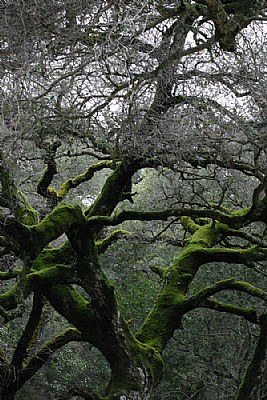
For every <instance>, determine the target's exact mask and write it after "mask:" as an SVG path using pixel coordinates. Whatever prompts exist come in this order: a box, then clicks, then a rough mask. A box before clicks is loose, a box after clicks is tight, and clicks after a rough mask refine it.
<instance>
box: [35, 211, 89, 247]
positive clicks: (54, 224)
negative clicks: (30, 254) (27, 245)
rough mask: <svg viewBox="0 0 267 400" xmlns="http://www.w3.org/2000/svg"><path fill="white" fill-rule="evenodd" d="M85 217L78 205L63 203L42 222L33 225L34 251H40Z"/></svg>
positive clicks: (81, 221) (80, 222)
mask: <svg viewBox="0 0 267 400" xmlns="http://www.w3.org/2000/svg"><path fill="white" fill-rule="evenodd" d="M83 222H84V218H83V215H82V211H81V208H80V207H79V206H78V205H71V204H61V205H59V206H57V207H56V208H55V209H54V210H53V211H52V212H51V213H50V214H49V215H48V216H47V217H45V218H44V220H43V221H42V222H40V223H39V224H38V225H35V226H33V227H31V233H32V238H33V243H32V245H33V251H34V250H35V249H34V247H35V248H36V250H37V251H38V250H39V249H40V248H43V247H44V246H45V245H47V244H48V243H50V242H51V241H53V240H54V239H56V238H58V237H59V236H61V235H62V234H63V233H65V232H67V231H68V230H69V229H70V227H71V226H72V225H74V224H77V225H79V224H82V223H83Z"/></svg>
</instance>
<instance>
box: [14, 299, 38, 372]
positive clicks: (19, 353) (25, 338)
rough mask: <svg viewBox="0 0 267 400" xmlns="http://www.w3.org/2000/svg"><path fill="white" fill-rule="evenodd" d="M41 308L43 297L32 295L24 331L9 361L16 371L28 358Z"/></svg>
mask: <svg viewBox="0 0 267 400" xmlns="http://www.w3.org/2000/svg"><path fill="white" fill-rule="evenodd" d="M43 306H44V299H43V297H42V296H41V295H40V294H38V293H36V294H34V297H33V304H32V310H31V313H30V316H29V319H28V322H27V324H26V326H25V328H24V331H23V333H22V335H21V337H20V339H19V340H18V342H17V346H16V349H15V351H14V354H13V358H12V361H11V364H12V365H13V366H14V367H15V368H17V369H20V368H21V367H22V364H23V361H24V360H25V359H26V358H27V356H28V353H27V350H28V347H29V345H30V342H31V340H32V337H33V335H34V332H35V330H36V329H37V326H38V323H39V321H40V318H41V315H42V309H43Z"/></svg>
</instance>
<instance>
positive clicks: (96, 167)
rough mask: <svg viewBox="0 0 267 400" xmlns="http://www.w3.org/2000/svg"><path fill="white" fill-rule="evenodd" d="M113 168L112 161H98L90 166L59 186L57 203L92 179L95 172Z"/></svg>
mask: <svg viewBox="0 0 267 400" xmlns="http://www.w3.org/2000/svg"><path fill="white" fill-rule="evenodd" d="M115 166H116V164H115V163H114V162H113V161H109V160H104V161H100V162H98V163H96V164H92V165H90V166H89V168H88V169H87V170H86V171H85V172H84V173H83V174H81V175H77V176H75V178H70V179H68V180H67V181H66V182H64V183H63V184H62V185H61V187H60V189H59V191H58V192H57V194H56V195H57V200H58V201H59V202H60V201H62V200H63V198H64V197H65V196H66V195H67V194H68V193H69V191H70V190H71V189H74V188H76V187H77V186H79V185H80V184H81V183H83V182H87V181H89V180H90V179H92V177H93V176H94V174H95V173H96V172H98V171H101V170H102V169H104V168H111V169H114V168H115Z"/></svg>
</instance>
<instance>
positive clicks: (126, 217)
mask: <svg viewBox="0 0 267 400" xmlns="http://www.w3.org/2000/svg"><path fill="white" fill-rule="evenodd" d="M248 212H249V209H242V210H240V212H239V213H236V212H232V213H231V214H230V213H229V214H227V213H224V212H221V211H219V210H212V209H186V208H178V209H175V208H170V209H166V210H159V211H137V210H128V211H122V212H120V213H118V214H117V215H114V216H113V217H109V216H101V215H97V216H91V217H90V218H88V223H90V225H92V226H94V225H100V226H105V225H110V226H115V225H119V224H121V223H122V222H124V221H134V220H138V221H154V220H163V221H164V220H167V219H168V218H170V217H186V216H188V217H191V218H210V219H212V220H217V221H220V222H222V223H224V224H226V225H228V226H230V227H231V226H232V227H239V226H240V225H243V224H245V223H246V222H247V214H248Z"/></svg>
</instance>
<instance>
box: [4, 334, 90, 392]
mask: <svg viewBox="0 0 267 400" xmlns="http://www.w3.org/2000/svg"><path fill="white" fill-rule="evenodd" d="M77 340H79V341H80V340H82V336H81V334H80V332H79V331H78V330H77V329H75V328H69V329H67V330H66V331H64V332H62V333H61V334H59V335H57V336H56V337H55V338H53V339H51V340H50V341H49V342H47V343H46V344H45V345H44V346H42V347H41V349H40V350H39V351H38V352H37V353H36V354H35V355H34V356H33V357H32V358H31V359H30V360H29V361H28V362H27V363H26V364H25V365H23V368H21V369H20V370H19V374H18V376H17V379H16V381H15V382H11V383H10V384H9V385H8V386H6V388H5V389H4V390H3V392H2V394H3V397H4V398H5V396H11V395H12V394H15V393H16V392H17V391H18V389H20V388H21V387H22V386H23V385H24V383H25V382H27V381H28V380H29V379H30V378H31V377H32V376H33V375H34V374H35V373H36V372H37V371H38V370H39V369H40V368H41V367H42V366H43V365H44V364H45V363H46V362H47V361H48V360H49V358H50V357H51V356H52V355H53V354H54V353H55V352H56V351H57V350H58V349H60V348H62V347H63V346H65V345H66V344H67V343H69V342H71V341H77Z"/></svg>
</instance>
